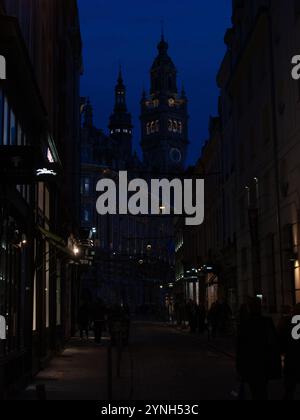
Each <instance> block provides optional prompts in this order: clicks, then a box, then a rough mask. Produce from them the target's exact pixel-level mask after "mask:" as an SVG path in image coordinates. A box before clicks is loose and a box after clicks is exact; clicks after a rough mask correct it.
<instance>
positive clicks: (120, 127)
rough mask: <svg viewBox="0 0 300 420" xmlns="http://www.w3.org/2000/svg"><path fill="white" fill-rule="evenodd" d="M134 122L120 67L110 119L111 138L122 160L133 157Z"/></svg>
mask: <svg viewBox="0 0 300 420" xmlns="http://www.w3.org/2000/svg"><path fill="white" fill-rule="evenodd" d="M132 129H133V125H132V120H131V114H130V113H129V112H128V109H127V104H126V87H125V84H124V81H123V76H122V69H121V67H120V70H119V76H118V80H117V84H116V87H115V107H114V111H113V113H112V115H111V117H110V121H109V130H110V136H111V138H112V139H113V140H114V141H115V142H116V144H117V145H118V148H119V153H120V156H121V157H122V159H124V160H125V161H128V160H129V159H130V158H131V155H132Z"/></svg>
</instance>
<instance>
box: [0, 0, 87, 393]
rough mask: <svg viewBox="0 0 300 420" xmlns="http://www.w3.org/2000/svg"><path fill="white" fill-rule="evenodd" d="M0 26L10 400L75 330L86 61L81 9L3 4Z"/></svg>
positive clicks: (1, 257)
mask: <svg viewBox="0 0 300 420" xmlns="http://www.w3.org/2000/svg"><path fill="white" fill-rule="evenodd" d="M0 20H1V22H0V53H1V54H2V55H3V56H5V58H6V61H7V79H6V80H2V81H0V121H1V123H0V160H1V185H0V212H1V216H0V217H1V228H0V229H1V230H0V237H1V248H0V313H1V315H2V316H4V317H5V318H6V323H7V336H6V340H4V341H1V342H0V396H1V398H5V396H6V395H7V394H8V393H9V392H10V391H12V390H14V389H16V388H17V387H18V385H20V384H21V383H24V382H25V381H26V380H27V379H29V378H30V377H31V375H32V374H34V373H35V372H37V371H38V370H39V369H40V367H41V366H43V363H44V362H45V361H46V360H47V359H48V358H49V357H50V356H51V354H52V353H53V352H55V351H56V350H57V349H58V348H59V347H60V346H61V345H62V344H63V342H64V340H65V339H66V338H68V337H69V336H70V334H71V330H72V320H73V321H74V316H73V312H74V310H75V309H74V307H73V304H74V302H76V300H77V292H76V290H77V289H78V287H79V285H78V284H77V280H76V277H77V265H76V263H77V261H76V258H75V257H76V256H75V254H76V252H75V253H74V247H75V245H76V241H75V240H73V239H72V238H75V237H76V236H77V231H78V228H79V212H78V209H79V194H80V190H79V182H80V173H79V172H80V171H79V162H80V155H79V152H80V118H79V115H80V114H79V105H80V102H79V100H80V97H79V78H80V74H81V69H82V62H81V38H80V29H79V19H78V10H77V4H76V1H71V0H70V1H65V2H60V1H50V0H49V1H44V2H43V3H42V4H41V2H36V1H28V2H26V3H25V2H23V1H1V2H0ZM76 230H77V231H76ZM68 239H69V240H68ZM74 260H75V261H74Z"/></svg>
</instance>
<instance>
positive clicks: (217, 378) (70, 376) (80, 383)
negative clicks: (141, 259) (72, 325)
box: [21, 322, 281, 401]
mask: <svg viewBox="0 0 300 420" xmlns="http://www.w3.org/2000/svg"><path fill="white" fill-rule="evenodd" d="M108 342H109V340H108V337H104V340H103V344H102V345H101V346H96V345H94V344H93V342H92V341H91V342H81V341H79V340H78V339H74V340H72V341H71V343H70V345H69V347H68V348H67V349H66V350H65V352H64V353H63V354H62V355H61V356H60V357H57V358H55V359H54V360H53V361H52V362H51V363H50V365H49V367H48V368H47V369H45V370H44V371H42V372H41V373H40V374H39V375H38V377H37V378H36V381H35V383H34V384H32V385H30V386H29V387H28V389H27V390H26V392H24V393H23V395H22V396H21V398H22V399H29V400H30V399H32V400H35V399H37V397H36V392H35V389H36V385H39V384H42V385H45V387H46V394H47V399H48V400H90V401H100V400H107V398H108V386H107V348H108ZM222 343H223V341H222V339H219V340H218V341H216V342H214V343H209V342H208V339H207V336H206V335H204V336H198V335H195V336H194V335H191V334H189V333H188V332H183V331H179V330H176V329H175V328H174V327H170V326H167V325H165V324H163V323H157V322H135V323H133V325H132V332H131V339H130V346H129V348H128V349H125V350H124V351H123V354H122V360H121V370H120V377H119V378H118V377H117V376H118V375H117V352H116V349H113V358H112V359H113V378H112V383H113V385H112V397H113V400H115V401H116V400H122V401H131V400H146V401H147V400H148V401H149V400H152V401H153V400H154V401H155V400H167V401H180V400H181V401H182V400H185V401H189V400H191V401H206V400H234V399H235V397H234V395H233V392H234V391H235V392H237V391H238V389H239V384H238V381H237V376H236V373H235V363H234V357H233V354H231V353H230V351H229V344H228V342H226V343H225V341H224V346H223V348H222ZM225 344H226V346H227V347H226V346H225ZM225 347H226V348H225ZM232 349H233V346H232ZM270 389H271V392H270V394H271V395H270V397H271V399H280V398H281V384H278V383H277V384H272V385H271V387H270Z"/></svg>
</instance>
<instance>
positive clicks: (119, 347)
mask: <svg viewBox="0 0 300 420" xmlns="http://www.w3.org/2000/svg"><path fill="white" fill-rule="evenodd" d="M122 350H123V349H122V332H121V330H120V331H119V332H118V343H117V378H118V379H119V378H121V364H122Z"/></svg>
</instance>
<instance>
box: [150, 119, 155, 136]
mask: <svg viewBox="0 0 300 420" xmlns="http://www.w3.org/2000/svg"><path fill="white" fill-rule="evenodd" d="M151 133H155V122H154V121H152V123H151Z"/></svg>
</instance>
